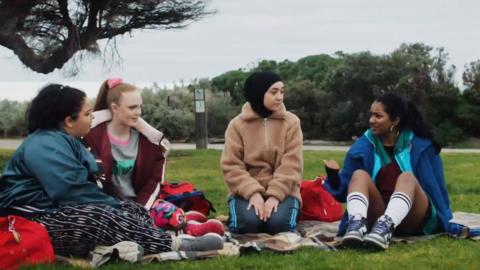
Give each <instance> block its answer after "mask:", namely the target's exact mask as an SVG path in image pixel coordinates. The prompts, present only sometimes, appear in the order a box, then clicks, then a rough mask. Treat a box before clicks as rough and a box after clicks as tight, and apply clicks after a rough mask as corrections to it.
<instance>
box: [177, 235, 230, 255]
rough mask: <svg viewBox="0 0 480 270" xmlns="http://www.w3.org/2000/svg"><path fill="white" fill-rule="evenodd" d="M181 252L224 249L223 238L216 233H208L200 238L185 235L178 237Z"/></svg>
mask: <svg viewBox="0 0 480 270" xmlns="http://www.w3.org/2000/svg"><path fill="white" fill-rule="evenodd" d="M178 238H179V240H180V245H179V247H178V250H180V251H209V250H219V249H223V238H222V237H221V236H220V235H218V234H216V233H207V234H205V235H203V236H200V237H193V236H191V235H187V234H183V235H179V236H178Z"/></svg>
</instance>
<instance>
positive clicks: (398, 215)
mask: <svg viewBox="0 0 480 270" xmlns="http://www.w3.org/2000/svg"><path fill="white" fill-rule="evenodd" d="M410 208H412V200H411V199H410V197H408V195H407V194H405V193H403V192H394V193H393V194H392V196H390V201H389V202H388V205H387V210H385V215H387V216H389V217H390V218H392V220H393V223H394V224H395V227H397V226H398V225H399V224H400V223H401V222H402V220H403V219H404V218H405V217H406V216H407V215H408V212H410Z"/></svg>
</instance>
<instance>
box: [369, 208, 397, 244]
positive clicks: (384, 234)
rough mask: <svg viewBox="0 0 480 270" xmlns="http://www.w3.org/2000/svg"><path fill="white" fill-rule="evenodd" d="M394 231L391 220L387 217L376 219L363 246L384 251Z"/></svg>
mask: <svg viewBox="0 0 480 270" xmlns="http://www.w3.org/2000/svg"><path fill="white" fill-rule="evenodd" d="M394 230H395V224H393V220H392V219H391V218H390V217H389V216H387V215H383V216H381V217H380V218H378V220H377V222H375V224H374V225H373V227H372V230H371V231H370V233H369V234H367V235H366V236H365V244H366V245H367V246H369V247H371V248H374V249H380V250H385V249H387V248H388V245H389V243H390V239H392V235H393V232H394Z"/></svg>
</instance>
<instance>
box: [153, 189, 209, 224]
mask: <svg viewBox="0 0 480 270" xmlns="http://www.w3.org/2000/svg"><path fill="white" fill-rule="evenodd" d="M159 198H160V199H163V200H165V201H169V202H171V203H173V204H175V205H176V206H178V207H180V208H182V209H183V210H184V211H185V212H187V211H190V210H194V211H198V212H200V213H202V214H204V215H205V216H208V215H209V214H210V211H212V212H216V210H215V208H214V207H213V204H212V203H211V202H210V201H209V200H207V199H206V198H205V195H204V194H203V192H202V191H200V190H197V189H196V188H195V186H193V185H192V184H191V183H188V182H179V183H168V182H166V181H165V182H164V183H163V184H162V186H161V187H160V195H159Z"/></svg>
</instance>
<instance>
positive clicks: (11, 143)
mask: <svg viewBox="0 0 480 270" xmlns="http://www.w3.org/2000/svg"><path fill="white" fill-rule="evenodd" d="M21 143H22V140H21V139H0V149H16V148H17V147H18V146H19V145H20V144H21ZM171 148H172V149H173V150H175V149H195V144H189V143H172V144H171ZM348 148H349V147H348V146H329V145H311V144H308V145H304V146H303V149H304V150H313V151H342V152H345V151H347V150H348ZM208 149H217V150H222V149H223V144H209V145H208ZM442 152H444V153H480V149H452V148H443V149H442Z"/></svg>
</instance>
